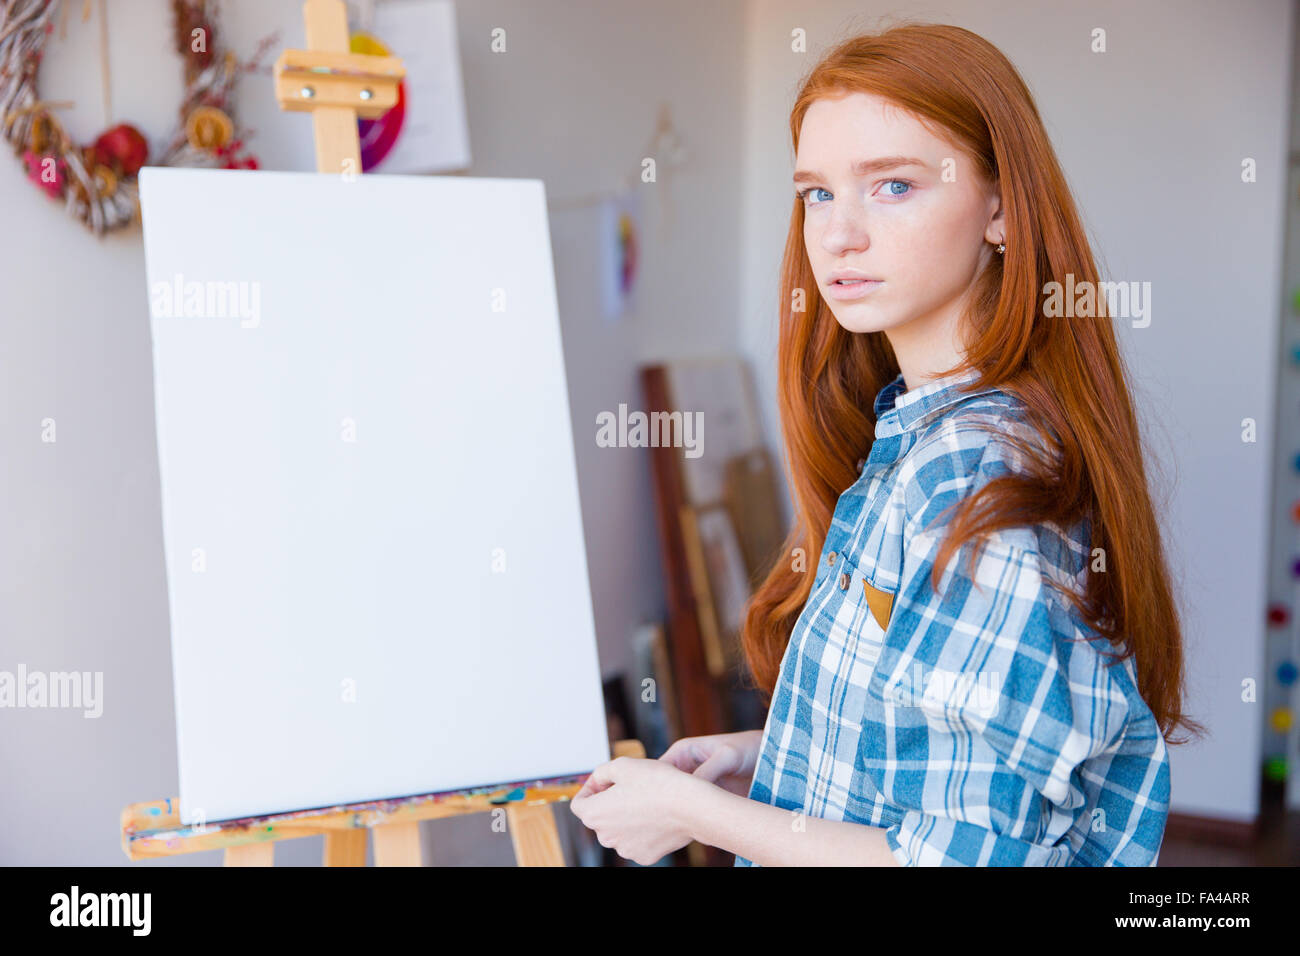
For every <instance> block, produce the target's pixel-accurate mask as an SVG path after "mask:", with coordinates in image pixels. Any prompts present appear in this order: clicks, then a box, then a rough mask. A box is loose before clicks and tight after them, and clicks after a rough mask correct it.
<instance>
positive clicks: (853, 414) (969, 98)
mask: <svg viewBox="0 0 1300 956" xmlns="http://www.w3.org/2000/svg"><path fill="white" fill-rule="evenodd" d="M850 92H865V93H871V94H875V95H877V96H880V97H883V98H884V99H887V100H889V101H892V102H893V103H895V104H897V105H898V106H901V107H903V108H904V109H906V110H908V111H910V112H911V113H912V114H913V115H915V116H916V117H918V118H919V119H920V120H921V122H923V123H925V124H926V125H927V127H929V128H931V129H932V130H933V131H934V132H935V133H936V135H940V136H942V137H944V138H946V139H948V140H950V141H952V142H953V145H954V146H955V147H956V148H958V149H960V150H961V151H962V152H963V153H965V154H966V155H968V156H969V157H970V158H971V159H973V160H974V162H975V163H976V164H977V168H978V170H979V171H980V173H981V174H982V175H983V176H984V177H986V181H987V182H989V183H995V184H997V186H998V187H999V188H1000V191H1001V198H1002V203H1003V209H1004V216H1005V218H1006V226H1007V233H1006V253H1005V255H1002V256H993V257H992V261H991V263H990V265H989V266H988V268H987V269H986V270H985V271H984V272H983V273H982V274H981V275H980V276H978V277H977V279H976V280H975V286H974V289H973V290H972V292H973V295H972V296H971V306H970V308H969V310H968V312H967V314H966V316H965V321H966V322H967V324H968V328H969V334H968V336H967V342H968V343H969V345H968V348H967V352H966V356H965V363H964V364H963V366H962V367H973V368H975V369H977V370H978V372H979V374H980V380H979V382H978V383H976V384H977V385H992V386H997V387H999V388H1001V389H1003V390H1004V391H1006V392H1008V393H1009V394H1013V395H1015V396H1017V397H1019V398H1020V400H1021V401H1022V402H1023V403H1024V405H1025V407H1026V409H1027V412H1028V418H1029V421H1030V422H1031V423H1032V424H1033V425H1034V426H1035V427H1036V430H1037V431H1038V433H1039V434H1040V435H1041V436H1042V437H1043V450H1046V451H1048V452H1050V453H1051V457H1050V458H1048V457H1044V456H1043V455H1041V454H1039V455H1034V454H1031V455H1030V459H1031V460H1035V461H1038V462H1040V463H1041V462H1044V461H1049V460H1050V461H1051V462H1052V464H1051V466H1048V467H1034V468H1030V469H1026V470H1025V471H1024V472H1023V473H1017V474H1014V475H1005V476H1002V477H1000V478H997V479H995V480H993V481H991V482H989V483H988V484H987V485H985V486H984V487H982V488H980V489H979V491H978V492H977V493H975V494H972V495H971V496H969V497H968V498H967V499H965V500H964V501H962V502H961V504H960V505H959V507H957V508H956V509H955V511H954V512H953V518H952V522H951V524H950V530H949V532H948V535H947V537H946V538H945V541H944V544H943V546H942V547H941V549H940V552H939V555H938V560H937V561H936V565H935V569H934V577H933V582H934V584H935V585H936V586H937V584H938V578H939V576H940V574H941V571H942V569H943V568H944V566H945V565H946V564H947V562H948V560H949V559H950V558H951V556H952V554H953V553H954V551H956V550H957V549H958V548H959V547H960V546H961V545H962V544H963V543H965V542H966V541H968V540H971V541H973V542H974V543H975V544H978V540H979V539H981V538H983V537H984V536H985V535H987V534H988V533H989V532H991V531H994V530H997V529H999V528H1004V527H1010V526H1019V525H1029V524H1035V523H1039V522H1055V523H1057V524H1058V525H1060V526H1061V527H1066V528H1068V527H1070V526H1072V525H1073V524H1074V523H1075V522H1077V521H1079V520H1081V519H1086V520H1087V521H1088V527H1089V529H1090V532H1091V542H1090V549H1089V550H1090V552H1092V550H1093V549H1096V548H1101V549H1104V558H1105V572H1104V573H1095V572H1092V571H1090V572H1089V574H1088V578H1087V587H1086V591H1085V592H1084V593H1082V594H1081V595H1074V594H1067V595H1066V596H1067V597H1068V599H1069V600H1070V601H1071V602H1072V603H1073V605H1074V607H1075V610H1076V611H1077V613H1078V614H1079V615H1080V616H1081V618H1082V619H1083V621H1084V622H1085V623H1086V624H1087V626H1089V627H1090V628H1092V629H1093V630H1094V631H1095V632H1096V633H1097V634H1099V635H1101V636H1103V637H1105V638H1106V639H1107V640H1108V641H1109V642H1110V643H1111V645H1112V647H1113V649H1114V650H1115V655H1114V657H1115V658H1116V659H1117V660H1119V659H1125V658H1127V657H1129V656H1135V657H1136V660H1135V663H1136V665H1137V674H1138V687H1139V691H1140V692H1141V694H1142V697H1143V699H1144V700H1145V701H1146V703H1147V705H1148V706H1149V707H1150V708H1151V711H1152V713H1153V714H1154V716H1155V718H1156V720H1157V722H1158V724H1159V726H1160V728H1161V731H1162V733H1163V734H1164V736H1165V738H1166V740H1168V742H1169V743H1185V742H1186V741H1187V738H1177V739H1176V738H1174V737H1173V736H1172V734H1173V732H1174V730H1175V728H1177V727H1180V726H1181V727H1182V728H1184V729H1185V730H1189V731H1191V732H1192V733H1193V734H1198V735H1199V734H1203V733H1204V728H1203V727H1202V726H1201V725H1200V724H1199V723H1197V722H1196V721H1193V720H1191V719H1190V718H1189V717H1188V716H1187V715H1185V714H1184V713H1183V712H1182V700H1183V693H1184V687H1183V684H1184V663H1183V641H1182V632H1181V628H1180V625H1179V615H1178V608H1177V606H1176V605H1175V602H1174V598H1173V593H1172V587H1171V584H1170V575H1169V570H1168V565H1167V562H1166V559H1165V554H1164V548H1163V545H1162V543H1161V536H1160V529H1159V526H1158V523H1157V521H1156V515H1155V510H1154V508H1153V507H1152V503H1151V496H1150V492H1149V489H1148V485H1147V476H1146V469H1145V466H1144V463H1143V455H1142V442H1141V437H1140V435H1139V429H1138V423H1137V419H1136V417H1135V415H1134V412H1133V403H1132V401H1131V399H1130V395H1129V386H1128V381H1127V372H1126V370H1125V368H1124V363H1123V360H1122V358H1121V355H1120V352H1119V349H1118V347H1117V344H1116V340H1115V334H1114V330H1113V329H1112V326H1111V319H1110V318H1109V316H1107V315H1106V314H1105V312H1106V310H1105V302H1104V298H1101V297H1099V299H1100V301H1099V303H1098V310H1097V311H1098V312H1099V313H1100V315H1099V317H1097V318H1071V319H1069V320H1049V319H1045V318H1044V317H1043V313H1042V308H1041V302H1042V299H1041V296H1042V294H1043V293H1042V292H1041V291H1040V290H1044V288H1045V286H1046V284H1047V283H1049V282H1053V281H1055V282H1060V283H1063V284H1064V283H1065V281H1066V278H1065V277H1066V274H1067V273H1072V274H1073V276H1074V282H1075V285H1076V286H1078V285H1080V284H1081V283H1084V282H1091V283H1096V282H1097V281H1098V278H1099V276H1098V270H1097V267H1096V264H1095V263H1094V260H1093V255H1092V251H1091V250H1090V249H1089V246H1088V241H1087V237H1086V235H1085V233H1084V229H1083V226H1082V224H1081V222H1080V219H1079V215H1078V212H1077V210H1076V208H1075V203H1074V199H1073V197H1072V196H1071V195H1070V190H1069V187H1068V186H1067V184H1066V180H1065V176H1064V174H1063V173H1062V171H1061V167H1060V164H1059V163H1058V161H1057V158H1056V154H1055V152H1054V151H1053V149H1052V145H1051V142H1050V141H1049V139H1048V136H1047V133H1046V131H1045V130H1044V128H1043V122H1042V120H1041V118H1040V117H1039V114H1038V109H1037V107H1036V106H1035V104H1034V100H1033V97H1032V96H1031V95H1030V92H1029V89H1028V88H1027V87H1026V86H1025V83H1024V81H1023V80H1022V79H1021V78H1020V75H1019V74H1018V73H1017V72H1016V69H1015V67H1013V66H1012V65H1011V63H1010V62H1009V61H1008V60H1007V59H1006V57H1005V56H1003V54H1002V53H1001V52H1000V51H999V50H998V49H997V48H996V47H995V46H993V45H992V44H991V43H989V42H988V41H987V40H985V39H983V38H982V37H980V36H978V35H976V34H974V33H971V32H970V31H968V30H964V29H962V28H960V27H955V26H947V25H940V24H918V23H904V24H901V25H898V26H894V27H891V28H889V29H887V30H884V31H882V32H878V33H872V34H867V35H862V36H856V37H854V38H852V39H850V40H847V41H845V42H843V43H840V44H839V45H838V46H836V47H835V48H833V49H832V50H830V52H828V53H827V54H826V55H825V56H824V57H823V58H822V59H821V61H820V62H819V63H818V64H817V65H816V66H815V67H814V68H813V70H812V72H811V73H810V74H809V75H808V78H807V79H806V80H805V81H804V83H803V86H802V88H801V89H800V91H799V95H798V99H797V100H796V102H795V105H794V109H793V110H792V111H791V114H790V136H791V139H792V141H793V144H794V148H795V150H796V151H797V150H798V147H799V130H800V127H801V125H802V123H803V118H804V113H805V112H806V111H807V109H808V107H809V105H811V104H812V103H813V101H815V100H817V99H819V98H821V97H828V96H829V97H835V96H841V95H844V94H845V93H850ZM803 227H804V207H803V204H802V203H801V202H799V201H798V200H795V202H794V205H793V210H792V212H791V216H790V231H789V234H788V236H787V238H786V245H785V255H784V260H783V262H782V266H781V292H780V295H781V300H780V306H779V309H780V316H781V329H780V343H779V348H778V364H779V369H778V379H779V382H778V404H779V407H780V413H781V428H782V434H783V435H784V438H785V446H786V456H787V457H786V462H785V468H786V472H787V475H788V477H789V481H790V487H791V489H792V491H793V495H794V504H795V523H794V528H793V530H792V531H791V533H790V536H789V538H788V539H787V540H786V542H785V551H784V554H783V555H782V556H781V557H780V558H779V559H778V560H777V562H776V564H775V566H774V567H773V568H772V569H771V570H770V571H769V573H768V575H767V577H766V579H765V580H764V581H763V583H762V584H761V586H760V587H759V588H758V590H757V592H756V593H755V595H754V597H753V599H752V601H751V602H750V605H749V608H748V611H747V614H746V618H745V622H744V627H743V629H742V634H741V638H742V643H743V645H744V650H745V656H746V659H747V661H748V664H749V668H750V671H751V673H752V675H753V678H754V681H755V683H756V684H757V685H758V687H759V688H760V689H761V690H762V691H763V692H764V693H766V694H768V695H770V694H771V693H772V690H773V688H774V686H775V684H776V679H777V674H778V671H779V669H780V663H781V658H782V656H783V655H784V653H785V649H786V645H787V643H788V642H789V639H790V633H791V631H792V629H793V627H794V624H795V620H796V619H797V618H798V616H799V613H800V611H801V610H802V609H803V606H804V604H805V602H806V601H807V600H808V596H809V593H810V592H811V590H812V581H813V575H812V574H811V573H809V571H808V570H807V569H806V568H807V565H808V564H815V563H816V555H818V554H820V553H821V549H822V545H823V542H824V541H825V538H826V533H827V530H828V529H829V527H830V521H831V516H832V514H833V513H834V509H835V504H836V502H837V500H838V499H839V496H840V495H841V493H842V492H843V491H844V490H845V489H846V488H848V487H849V486H850V485H852V484H853V482H854V481H855V480H856V478H857V470H856V462H857V461H858V460H859V459H861V458H865V457H866V456H867V455H868V454H869V452H870V448H871V444H872V441H873V440H874V437H875V416H874V411H873V401H874V399H875V397H876V394H877V393H878V392H879V391H880V390H881V389H882V388H883V387H884V386H885V385H887V384H888V383H889V382H890V381H891V380H892V379H893V378H894V377H895V376H897V375H898V373H899V367H898V362H897V360H896V358H895V357H894V353H893V349H892V348H891V347H890V344H889V341H888V340H887V339H886V337H885V335H884V333H882V332H868V333H851V332H847V331H845V330H844V329H843V328H842V327H841V326H840V325H839V323H838V322H836V320H835V318H834V316H833V315H832V314H831V313H830V311H829V309H828V308H827V306H826V303H825V302H824V300H822V298H821V296H820V295H819V293H818V287H817V282H816V279H815V278H814V276H813V273H812V269H811V266H810V265H809V262H808V256H807V254H806V252H805V250H804V243H803ZM796 290H802V291H803V295H805V296H806V298H802V296H801V297H800V299H796V295H795V293H796ZM797 301H801V302H802V305H803V307H802V308H800V309H795V308H794V304H795V303H796V302H797ZM1030 451H1032V450H1030ZM796 549H802V550H801V551H800V552H796ZM797 553H802V554H803V555H804V558H805V560H804V562H803V565H804V566H803V567H799V566H798V565H799V562H797V561H792V560H791V558H792V557H793V556H794V555H796V554H797ZM1090 563H1091V558H1090Z"/></svg>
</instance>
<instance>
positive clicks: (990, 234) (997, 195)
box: [984, 183, 1007, 246]
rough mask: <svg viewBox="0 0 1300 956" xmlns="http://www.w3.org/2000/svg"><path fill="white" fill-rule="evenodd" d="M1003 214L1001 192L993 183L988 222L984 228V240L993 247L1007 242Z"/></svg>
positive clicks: (1005, 222) (1005, 223)
mask: <svg viewBox="0 0 1300 956" xmlns="http://www.w3.org/2000/svg"><path fill="white" fill-rule="evenodd" d="M1004 212H1005V210H1004V209H1003V207H1002V190H1001V188H1000V187H999V186H998V184H997V183H994V184H993V188H992V191H991V192H990V195H989V221H988V225H987V226H985V227H984V238H985V240H987V241H988V242H991V243H993V244H994V245H995V246H996V245H997V244H998V243H1000V242H1006V241H1007V221H1006V216H1005V215H1003V213H1004Z"/></svg>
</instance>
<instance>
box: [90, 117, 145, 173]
mask: <svg viewBox="0 0 1300 956" xmlns="http://www.w3.org/2000/svg"><path fill="white" fill-rule="evenodd" d="M93 148H94V150H95V158H96V160H98V161H99V163H100V164H102V165H104V166H107V167H109V168H110V169H112V170H113V171H114V172H120V173H122V174H123V175H124V176H134V175H135V174H136V173H138V172H139V171H140V167H141V166H143V165H144V164H145V162H146V160H148V158H149V143H148V141H147V140H146V139H145V138H144V134H142V133H141V132H140V131H139V130H138V129H136V128H135V127H134V126H132V125H131V124H130V123H119V124H118V125H116V126H114V127H113V128H112V129H110V130H108V131H106V132H104V133H101V134H100V137H99V139H97V140H95V145H94V147H93Z"/></svg>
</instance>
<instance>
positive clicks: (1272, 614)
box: [1268, 604, 1291, 627]
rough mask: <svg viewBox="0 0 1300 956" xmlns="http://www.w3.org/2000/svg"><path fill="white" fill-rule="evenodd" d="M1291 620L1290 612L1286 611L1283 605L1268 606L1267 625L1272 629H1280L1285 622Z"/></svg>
mask: <svg viewBox="0 0 1300 956" xmlns="http://www.w3.org/2000/svg"><path fill="white" fill-rule="evenodd" d="M1289 620H1291V612H1290V611H1288V610H1287V607H1286V605H1285V604H1270V605H1269V606H1268V623H1269V624H1271V625H1273V626H1274V627H1282V626H1283V625H1284V624H1286V622H1287V621H1289Z"/></svg>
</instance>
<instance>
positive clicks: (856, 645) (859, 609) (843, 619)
mask: <svg viewBox="0 0 1300 956" xmlns="http://www.w3.org/2000/svg"><path fill="white" fill-rule="evenodd" d="M836 557H837V558H838V557H839V556H838V555H837V556H836ZM872 574H873V569H872V568H866V567H863V566H860V565H855V564H854V563H853V562H852V561H848V560H843V559H839V560H837V561H836V563H835V565H834V566H833V567H831V568H830V569H829V578H828V580H827V581H826V582H825V584H824V586H823V594H824V596H823V598H822V601H821V613H820V615H819V617H820V621H819V623H820V625H821V629H822V630H823V633H824V635H825V637H826V640H827V642H828V644H829V647H830V648H831V649H833V650H836V651H838V652H839V653H847V654H852V655H855V656H859V657H862V658H863V659H864V662H865V663H867V664H870V665H872V666H874V664H875V661H876V658H877V657H879V654H880V648H881V646H882V644H883V642H884V637H885V630H886V629H887V628H888V627H889V620H890V615H891V613H892V611H893V604H894V594H893V592H891V591H885V590H883V589H880V588H877V587H876V586H875V585H873V584H872V583H871V577H872Z"/></svg>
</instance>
